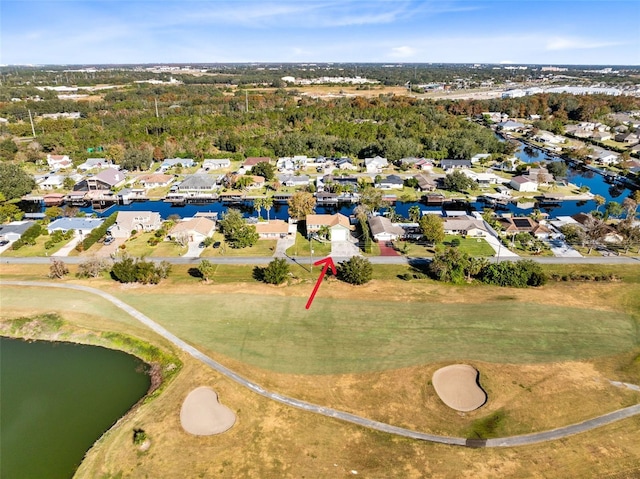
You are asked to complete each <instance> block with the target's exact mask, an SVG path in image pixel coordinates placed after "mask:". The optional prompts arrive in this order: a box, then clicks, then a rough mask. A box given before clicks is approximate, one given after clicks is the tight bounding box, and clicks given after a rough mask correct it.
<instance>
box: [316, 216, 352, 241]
mask: <svg viewBox="0 0 640 479" xmlns="http://www.w3.org/2000/svg"><path fill="white" fill-rule="evenodd" d="M306 225H307V236H308V235H310V234H313V233H317V232H318V231H319V230H320V228H322V227H323V226H326V227H328V228H329V231H330V232H331V241H347V239H348V238H349V234H350V232H351V225H350V223H349V218H347V217H346V216H345V215H343V214H340V213H336V214H334V215H307V218H306Z"/></svg>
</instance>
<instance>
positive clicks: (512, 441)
mask: <svg viewBox="0 0 640 479" xmlns="http://www.w3.org/2000/svg"><path fill="white" fill-rule="evenodd" d="M0 286H24V287H45V288H65V289H73V290H76V291H81V292H84V293H89V294H95V295H98V296H100V297H102V298H104V299H106V300H107V301H110V302H111V303H113V304H114V305H115V306H117V307H118V308H120V309H122V310H123V311H125V312H126V313H128V314H129V315H131V316H133V317H134V318H135V319H137V320H138V321H140V322H141V323H142V324H144V325H145V326H147V327H148V328H150V329H152V330H153V331H155V332H156V333H158V334H159V335H160V336H162V337H164V338H165V339H167V340H168V341H171V342H172V343H173V344H174V345H176V346H177V347H178V348H180V349H181V350H182V351H184V352H186V353H187V354H190V355H191V356H193V357H194V358H196V359H198V360H199V361H202V362H203V363H205V364H206V365H208V366H210V367H212V368H213V369H215V370H216V371H218V372H219V373H220V374H223V375H225V376H226V377H228V378H230V379H232V380H234V381H236V382H237V383H239V384H241V385H242V386H244V387H246V388H248V389H250V390H251V391H253V392H255V393H257V394H260V395H261V396H264V397H266V398H269V399H272V400H274V401H278V402H280V403H282V404H286V405H288V406H291V407H295V408H298V409H302V410H304V411H309V412H312V413H316V414H322V415H323V416H327V417H332V418H336V419H340V420H343V421H347V422H350V423H353V424H357V425H359V426H364V427H367V428H370V429H376V430H378V431H383V432H387V433H390V434H396V435H398V436H403V437H409V438H413V439H419V440H422V441H430V442H436V443H440V444H451V445H457V446H469V447H511V446H522V445H526V444H535V443H538V442H545V441H552V440H555V439H560V438H563V437H567V436H571V435H574V434H578V433H581V432H584V431H589V430H591V429H595V428H597V427H601V426H604V425H606V424H611V423H612V422H616V421H620V420H622V419H625V418H629V417H632V416H636V415H639V414H640V404H636V405H634V406H630V407H627V408H624V409H619V410H617V411H613V412H610V413H607V414H603V415H601V416H598V417H595V418H593V419H589V420H587V421H583V422H580V423H578V424H572V425H570V426H564V427H560V428H557V429H553V430H551V431H543V432H537V433H533V434H525V435H521V436H511V437H504V438H494V439H467V438H462V437H450V436H438V435H434V434H427V433H423V432H419V431H413V430H411V429H405V428H402V427H397V426H393V425H391V424H386V423H383V422H379V421H374V420H371V419H367V418H364V417H361V416H357V415H355V414H350V413H348V412H344V411H339V410H337V409H332V408H328V407H324V406H319V405H317V404H312V403H309V402H306V401H301V400H300V399H296V398H292V397H288V396H283V395H281V394H278V393H275V392H271V391H267V390H266V389H264V388H263V387H262V386H260V385H259V384H256V383H254V382H252V381H249V380H248V379H245V378H244V377H242V376H240V375H239V374H237V373H235V372H234V371H232V370H230V369H229V368H227V367H225V366H223V365H222V364H220V363H219V362H217V361H215V360H213V359H212V358H210V357H208V356H206V355H205V354H203V353H202V352H200V351H199V350H198V349H196V348H195V347H193V346H191V345H190V344H188V343H187V342H185V341H183V340H182V339H180V338H179V337H177V336H176V335H174V334H173V333H171V332H170V331H168V330H167V329H165V328H164V327H162V326H161V325H159V324H158V323H156V322H155V321H153V320H152V319H151V318H149V317H147V316H146V315H144V314H142V313H141V312H140V311H138V310H137V309H135V308H133V307H131V306H129V305H128V304H126V303H125V302H123V301H121V300H119V299H118V298H116V297H115V296H113V295H111V294H109V293H106V292H104V291H101V290H99V289H96V288H91V287H89V286H82V285H75V284H63V283H51V282H38V281H0ZM621 384H622V385H625V386H627V387H629V386H631V387H632V388H633V386H632V385H626V384H624V383H621Z"/></svg>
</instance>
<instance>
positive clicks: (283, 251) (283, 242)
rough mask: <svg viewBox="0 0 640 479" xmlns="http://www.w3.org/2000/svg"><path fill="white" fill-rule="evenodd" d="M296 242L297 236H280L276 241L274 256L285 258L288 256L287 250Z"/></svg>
mask: <svg viewBox="0 0 640 479" xmlns="http://www.w3.org/2000/svg"><path fill="white" fill-rule="evenodd" d="M294 244H296V237H295V236H287V237H286V238H279V239H278V242H277V243H276V250H275V252H274V253H273V257H274V258H284V257H285V256H287V250H288V249H289V248H291V247H292V246H293V245H294Z"/></svg>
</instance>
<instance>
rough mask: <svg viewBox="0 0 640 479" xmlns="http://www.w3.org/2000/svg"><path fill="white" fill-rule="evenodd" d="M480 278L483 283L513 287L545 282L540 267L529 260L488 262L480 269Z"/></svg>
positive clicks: (537, 284)
mask: <svg viewBox="0 0 640 479" xmlns="http://www.w3.org/2000/svg"><path fill="white" fill-rule="evenodd" d="M480 279H481V280H482V282H483V283H487V284H493V285H496V286H511V287H515V288H526V287H527V286H542V285H544V284H545V283H546V282H547V277H546V275H545V274H544V271H542V267H541V266H540V265H539V264H538V263H536V262H534V261H531V260H520V261H515V262H514V261H502V262H500V263H492V264H489V265H487V266H486V267H484V268H483V269H482V270H481V271H480Z"/></svg>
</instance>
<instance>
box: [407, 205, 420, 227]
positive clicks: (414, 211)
mask: <svg viewBox="0 0 640 479" xmlns="http://www.w3.org/2000/svg"><path fill="white" fill-rule="evenodd" d="M409 219H410V220H411V222H412V223H417V222H418V221H419V220H420V207H419V206H418V205H413V206H412V207H411V208H409Z"/></svg>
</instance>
